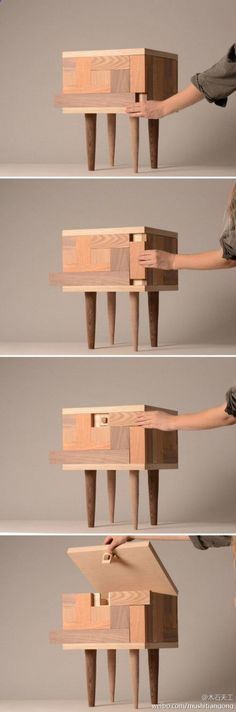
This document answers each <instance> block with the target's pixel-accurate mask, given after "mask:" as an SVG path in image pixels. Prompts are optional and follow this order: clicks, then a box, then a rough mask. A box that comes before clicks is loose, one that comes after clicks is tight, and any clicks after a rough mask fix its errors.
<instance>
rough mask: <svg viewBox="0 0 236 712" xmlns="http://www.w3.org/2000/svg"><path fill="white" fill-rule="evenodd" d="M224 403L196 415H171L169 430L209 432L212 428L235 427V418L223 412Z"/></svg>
mask: <svg viewBox="0 0 236 712" xmlns="http://www.w3.org/2000/svg"><path fill="white" fill-rule="evenodd" d="M225 408H226V403H223V405H220V406H217V407H216V408H209V409H208V410H202V411H199V412H198V413H184V414H183V415H173V416H172V420H171V430H172V429H173V430H211V429H212V428H222V427H224V426H226V425H235V424H236V418H234V417H233V416H232V415H228V413H226V412H225Z"/></svg>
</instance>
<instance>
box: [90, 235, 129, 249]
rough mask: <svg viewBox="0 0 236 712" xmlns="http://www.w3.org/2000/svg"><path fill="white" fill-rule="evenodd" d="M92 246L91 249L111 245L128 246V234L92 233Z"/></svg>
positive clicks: (116, 247)
mask: <svg viewBox="0 0 236 712" xmlns="http://www.w3.org/2000/svg"><path fill="white" fill-rule="evenodd" d="M92 246H93V249H97V248H98V249H99V248H101V247H106V248H109V247H112V248H115V249H118V248H123V247H129V235H127V234H123V235H122V234H120V233H117V234H115V233H112V234H110V235H109V234H108V235H106V234H105V233H104V234H101V235H93V236H92Z"/></svg>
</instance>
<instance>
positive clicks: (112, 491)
mask: <svg viewBox="0 0 236 712" xmlns="http://www.w3.org/2000/svg"><path fill="white" fill-rule="evenodd" d="M107 492H108V509H109V519H110V524H114V514H115V498H116V471H115V470H107Z"/></svg>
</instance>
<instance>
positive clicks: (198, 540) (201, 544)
mask: <svg viewBox="0 0 236 712" xmlns="http://www.w3.org/2000/svg"><path fill="white" fill-rule="evenodd" d="M189 538H190V539H191V542H192V544H193V545H194V546H195V547H196V549H209V548H212V547H214V548H217V547H220V546H230V544H231V539H232V537H231V536H221V535H219V536H204V535H203V536H190V537H189Z"/></svg>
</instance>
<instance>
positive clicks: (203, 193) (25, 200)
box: [0, 10, 236, 355]
mask: <svg viewBox="0 0 236 712" xmlns="http://www.w3.org/2000/svg"><path fill="white" fill-rule="evenodd" d="M0 12H1V10H0ZM233 184H234V183H233V181H232V180H225V179H221V180H220V179H218V180H197V179H195V180H185V179H183V180H174V179H173V180H169V179H168V180H158V181H156V180H154V181H153V180H146V179H143V180H142V179H140V181H136V180H123V181H122V180H119V179H117V180H112V181H110V180H102V181H97V180H96V181H91V180H89V181H88V180H63V179H62V180H56V179H54V180H31V181H30V180H21V181H17V180H5V181H4V180H3V181H1V182H0V201H1V214H0V234H1V260H0V340H1V344H0V349H1V350H2V353H14V348H15V346H16V345H14V344H13V342H21V343H22V342H31V345H30V344H28V346H27V344H24V345H22V346H23V349H24V350H26V351H27V348H28V350H29V353H30V352H31V351H32V349H34V351H35V353H36V354H37V353H53V352H54V353H63V350H64V351H65V349H67V351H66V352H69V353H80V348H81V345H83V348H84V350H85V341H86V325H85V305H84V295H83V294H65V293H63V292H62V289H61V288H60V287H51V286H49V273H50V272H58V271H59V272H60V271H61V267H62V251H61V233H62V230H63V229H75V228H83V227H84V228H93V227H113V226H114V227H115V226H122V225H123V226H126V227H127V226H129V225H150V226H151V227H160V228H164V229H166V230H173V231H176V232H178V234H179V240H178V244H179V252H184V253H188V252H189V253H190V252H198V251H206V250H214V249H218V248H219V238H220V236H221V234H222V230H223V225H224V212H225V208H226V204H227V200H228V196H229V193H230V192H231V190H232V187H233ZM235 296H236V269H225V270H214V271H200V272H199V271H197V272H196V271H186V270H185V271H180V272H179V291H178V292H163V293H161V294H160V321H159V344H160V347H159V350H158V351H157V353H160V354H161V353H162V349H165V348H166V349H169V353H175V352H177V353H178V349H179V347H180V346H182V350H183V351H184V353H186V348H187V347H188V345H189V344H190V345H191V344H192V345H198V344H203V348H202V351H200V353H205V350H204V349H205V346H206V347H208V349H209V348H211V346H212V345H213V347H214V345H215V351H216V353H219V350H218V349H221V351H223V352H225V353H229V351H228V349H229V348H230V346H231V351H232V346H233V345H235V343H236V334H235ZM139 340H140V347H141V349H142V348H143V349H144V348H145V349H147V350H149V353H151V352H152V353H154V351H153V350H152V349H151V347H150V342H149V327H148V309H147V295H141V296H140V339H139ZM9 342H11V343H10V344H9ZM32 342H37V345H36V346H35V347H34V346H33V345H32ZM67 344H68V346H67ZM96 344H97V347H99V346H100V347H101V346H102V348H100V349H99V348H97V350H95V352H93V353H95V354H101V355H102V354H103V353H104V346H105V345H106V347H109V340H108V324H107V307H106V295H103V294H99V295H98V304H97V329H96ZM144 345H145V346H144ZM183 345H184V346H183ZM115 346H118V347H119V348H120V347H121V348H123V349H124V348H125V347H127V348H128V353H132V348H131V324H130V309H129V295H128V294H118V296H117V318H116V341H115ZM24 350H23V352H24ZM192 350H193V353H195V351H196V346H194V349H192ZM109 351H110V353H112V351H113V352H114V349H110V350H109ZM85 352H86V353H88V352H87V347H86V351H85ZM90 353H91V352H90Z"/></svg>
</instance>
